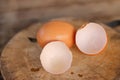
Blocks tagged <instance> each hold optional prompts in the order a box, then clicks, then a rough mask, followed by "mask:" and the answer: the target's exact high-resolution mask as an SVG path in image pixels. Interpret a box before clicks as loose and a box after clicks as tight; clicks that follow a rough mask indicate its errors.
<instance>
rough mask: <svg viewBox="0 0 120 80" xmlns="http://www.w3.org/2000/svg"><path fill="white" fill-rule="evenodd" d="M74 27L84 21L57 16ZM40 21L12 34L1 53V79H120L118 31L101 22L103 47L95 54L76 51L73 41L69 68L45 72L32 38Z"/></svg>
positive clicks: (38, 48)
mask: <svg viewBox="0 0 120 80" xmlns="http://www.w3.org/2000/svg"><path fill="white" fill-rule="evenodd" d="M60 20H64V21H67V22H70V23H71V24H73V25H74V26H75V28H76V29H77V28H78V27H80V25H82V24H83V22H84V21H82V20H78V19H71V18H70V19H66V18H65V19H60ZM41 25H42V23H38V24H34V25H32V26H30V27H29V28H27V29H25V30H23V31H21V32H19V33H18V34H16V35H15V36H14V37H13V38H12V39H11V40H10V41H9V42H8V44H7V45H6V47H5V49H4V50H3V52H2V55H1V72H2V75H3V77H4V79H5V80H120V34H119V33H117V32H116V31H114V30H113V29H111V28H109V27H107V26H105V25H104V28H105V30H106V31H107V34H108V45H107V47H106V49H105V50H104V51H103V52H102V53H101V54H98V55H96V56H88V55H85V54H83V53H82V52H80V51H79V50H78V49H77V47H76V46H75V45H74V46H73V47H72V48H71V50H72V53H73V62H72V66H71V68H70V69H69V70H68V71H67V72H65V73H63V74H60V75H52V74H50V73H47V72H46V71H45V70H44V69H43V67H42V66H41V63H40V59H39V56H40V53H41V50H42V48H41V47H40V46H39V45H38V44H37V42H35V41H34V39H33V40H32V38H35V37H36V32H37V30H38V29H39V28H40V27H41Z"/></svg>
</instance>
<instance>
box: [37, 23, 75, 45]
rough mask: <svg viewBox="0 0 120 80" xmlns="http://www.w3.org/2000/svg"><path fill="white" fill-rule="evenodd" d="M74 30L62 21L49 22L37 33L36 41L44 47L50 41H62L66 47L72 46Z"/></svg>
mask: <svg viewBox="0 0 120 80" xmlns="http://www.w3.org/2000/svg"><path fill="white" fill-rule="evenodd" d="M74 36H75V29H74V27H73V26H72V25H71V24H69V23H67V22H64V21H50V22H48V23H45V24H44V25H43V26H42V27H41V28H40V29H39V30H38V32H37V41H38V43H39V45H40V46H41V47H44V46H45V45H46V44H47V43H48V42H51V41H63V42H64V43H65V44H66V45H67V46H68V47H72V45H73V44H74V42H75V41H74V40H75V39H74Z"/></svg>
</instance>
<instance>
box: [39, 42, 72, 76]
mask: <svg viewBox="0 0 120 80" xmlns="http://www.w3.org/2000/svg"><path fill="white" fill-rule="evenodd" d="M40 61H41V64H42V66H43V68H44V69H45V70H46V71H47V72H49V73H52V74H62V73H64V72H66V71H67V70H68V69H69V68H70V67H71V63H72V52H71V51H70V49H69V48H68V47H67V45H66V44H65V43H64V42H61V41H54V42H50V43H48V44H46V45H45V47H44V48H43V50H42V52H41V54H40Z"/></svg>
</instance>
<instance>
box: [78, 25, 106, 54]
mask: <svg viewBox="0 0 120 80" xmlns="http://www.w3.org/2000/svg"><path fill="white" fill-rule="evenodd" d="M106 44H107V35H106V32H105V30H104V28H103V27H102V26H101V25H99V24H97V23H88V24H86V25H85V26H84V28H82V29H79V30H78V31H77V32H76V45H77V47H78V48H79V49H80V51H82V52H83V53H85V54H90V55H94V54H98V53H100V52H101V51H102V50H103V49H104V48H105V46H106Z"/></svg>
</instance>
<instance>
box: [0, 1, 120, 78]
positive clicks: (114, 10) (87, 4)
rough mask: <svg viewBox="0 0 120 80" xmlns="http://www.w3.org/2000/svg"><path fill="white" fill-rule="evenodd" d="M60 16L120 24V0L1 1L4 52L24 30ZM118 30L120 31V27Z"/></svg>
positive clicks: (0, 34) (0, 31) (0, 29)
mask: <svg viewBox="0 0 120 80" xmlns="http://www.w3.org/2000/svg"><path fill="white" fill-rule="evenodd" d="M59 17H74V18H76V19H77V18H80V19H85V20H98V21H100V22H102V23H110V22H113V21H116V20H117V23H114V24H119V21H118V20H120V0H0V53H1V52H2V50H3V48H4V47H5V44H6V43H7V42H8V41H9V40H10V39H11V38H12V37H13V36H14V35H15V34H16V33H17V32H19V31H20V30H22V29H24V28H26V27H29V25H31V24H33V23H36V22H44V21H48V20H50V19H53V18H59ZM110 25H111V24H110ZM113 26H114V25H113ZM112 28H114V27H112ZM114 29H115V30H116V31H118V32H119V31H120V26H119V25H117V26H116V27H115V28H114ZM0 80H2V77H0Z"/></svg>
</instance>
